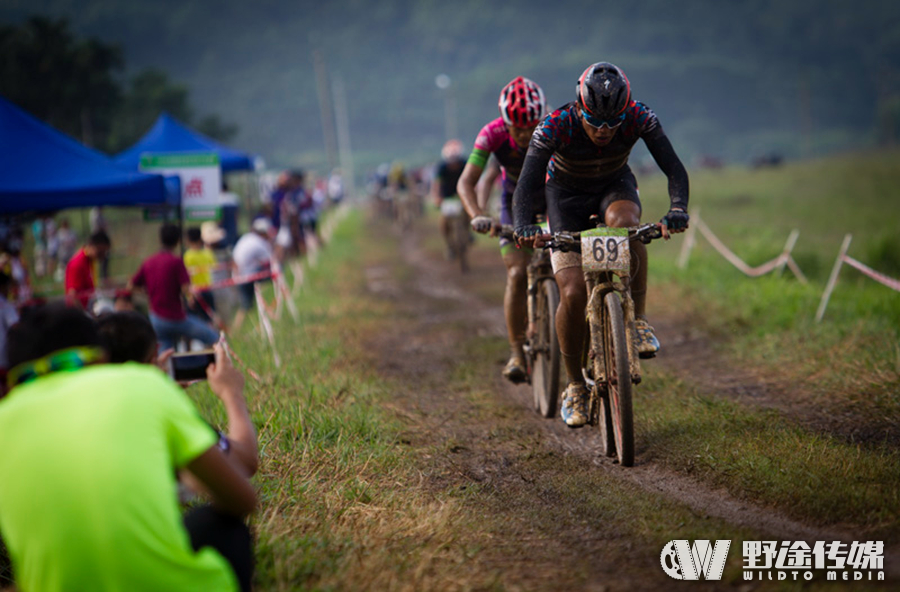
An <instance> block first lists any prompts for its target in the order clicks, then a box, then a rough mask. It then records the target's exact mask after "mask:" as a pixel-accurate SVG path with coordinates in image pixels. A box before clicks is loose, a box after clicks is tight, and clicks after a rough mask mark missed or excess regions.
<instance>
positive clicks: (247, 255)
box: [231, 218, 272, 331]
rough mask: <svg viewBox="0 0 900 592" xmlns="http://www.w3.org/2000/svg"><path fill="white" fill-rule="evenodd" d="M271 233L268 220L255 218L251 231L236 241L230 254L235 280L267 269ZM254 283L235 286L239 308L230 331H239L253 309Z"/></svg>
mask: <svg viewBox="0 0 900 592" xmlns="http://www.w3.org/2000/svg"><path fill="white" fill-rule="evenodd" d="M271 232H272V223H271V222H270V221H269V219H268V218H257V219H256V220H254V221H253V224H252V225H251V231H250V232H248V233H247V234H245V235H244V236H242V237H241V238H240V239H238V242H237V243H236V244H235V245H234V250H233V251H232V254H231V257H232V259H233V261H234V275H235V278H236V279H239V278H242V277H246V276H250V275H253V274H256V273H260V272H262V271H266V270H268V269H269V266H270V264H271V261H272V243H271V240H270V236H269V235H270V234H271ZM255 283H256V282H255V281H253V282H244V283H239V284H238V285H237V289H238V295H239V296H240V308H239V309H238V312H237V314H236V315H235V317H234V322H233V323H232V325H231V328H232V331H237V330H238V329H240V327H241V325H242V324H243V322H244V319H245V318H246V317H247V311H248V310H250V309H251V308H253V299H254V287H253V286H254V284H255Z"/></svg>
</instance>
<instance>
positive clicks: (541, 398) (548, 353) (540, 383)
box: [531, 279, 560, 418]
mask: <svg viewBox="0 0 900 592" xmlns="http://www.w3.org/2000/svg"><path fill="white" fill-rule="evenodd" d="M558 306H559V287H557V285H556V282H555V281H553V280H552V279H547V280H544V281H542V282H541V283H540V285H539V289H538V292H537V294H536V295H535V306H534V316H535V318H534V319H532V322H533V323H534V342H533V344H532V351H533V352H534V366H533V374H532V376H531V388H532V390H533V391H534V410H535V411H537V412H538V413H540V414H541V415H543V416H544V417H548V418H549V417H554V416H555V415H556V404H557V399H558V397H559V365H560V353H559V339H558V337H557V335H556V308H557V307H558Z"/></svg>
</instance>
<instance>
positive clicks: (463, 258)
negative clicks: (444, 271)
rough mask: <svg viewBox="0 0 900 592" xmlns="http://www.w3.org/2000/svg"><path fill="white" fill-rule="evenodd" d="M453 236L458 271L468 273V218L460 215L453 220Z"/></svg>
mask: <svg viewBox="0 0 900 592" xmlns="http://www.w3.org/2000/svg"><path fill="white" fill-rule="evenodd" d="M453 225H454V229H453V236H454V239H455V242H456V256H457V257H459V270H460V271H461V272H462V273H466V272H468V271H469V257H468V253H467V252H468V250H469V239H470V234H469V232H470V231H469V220H468V216H466V215H464V214H460V215H459V216H456V218H455V219H454V220H453Z"/></svg>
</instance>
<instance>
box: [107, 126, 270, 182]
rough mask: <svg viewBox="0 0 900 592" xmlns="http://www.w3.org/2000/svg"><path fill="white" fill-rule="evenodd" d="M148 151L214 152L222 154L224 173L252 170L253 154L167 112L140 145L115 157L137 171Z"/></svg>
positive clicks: (120, 162) (123, 164) (139, 141)
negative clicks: (204, 132) (211, 137)
mask: <svg viewBox="0 0 900 592" xmlns="http://www.w3.org/2000/svg"><path fill="white" fill-rule="evenodd" d="M145 152H154V153H172V152H215V153H216V154H218V155H219V162H220V163H221V166H222V172H226V173H227V172H232V171H252V170H253V169H254V166H253V160H254V158H253V156H252V155H249V154H245V153H243V152H239V151H237V150H232V149H231V148H226V147H225V146H222V145H221V144H219V143H217V142H216V141H215V140H212V139H210V138H207V137H206V136H204V135H202V134H200V133H198V132H195V131H194V130H192V129H190V128H188V127H185V126H184V125H182V124H181V123H179V122H178V121H176V120H175V119H174V118H173V117H172V116H171V115H169V114H168V113H163V114H161V115H160V116H159V117H158V118H157V119H156V123H154V124H153V127H151V128H150V131H148V132H147V133H146V134H144V137H143V138H141V139H140V140H138V142H137V144H135V145H134V146H132V147H131V148H129V149H128V150H126V151H124V152H121V153H119V154H117V155H116V156H115V157H113V160H115V162H116V163H117V164H119V165H120V166H123V167H125V168H129V169H133V170H137V168H138V166H139V165H140V163H141V155H142V154H144V153H145Z"/></svg>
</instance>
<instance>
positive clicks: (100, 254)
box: [64, 230, 112, 308]
mask: <svg viewBox="0 0 900 592" xmlns="http://www.w3.org/2000/svg"><path fill="white" fill-rule="evenodd" d="M111 245H112V243H111V242H110V240H109V235H108V234H106V232H105V231H103V230H98V231H97V232H94V233H93V234H91V236H90V238H88V242H87V244H86V245H84V246H83V247H82V248H81V249H80V250H79V251H78V252H77V253H75V256H74V257H72V258H71V259H69V263H68V264H66V280H65V284H64V285H65V290H66V298H67V299H68V300H70V301H78V302H79V303H81V307H82V308H87V306H88V302H89V301H90V299H91V296H93V295H94V289H95V288H96V287H97V265H99V264H100V262H101V261H103V260H104V259H106V257H107V255H109V248H110V246H111Z"/></svg>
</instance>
